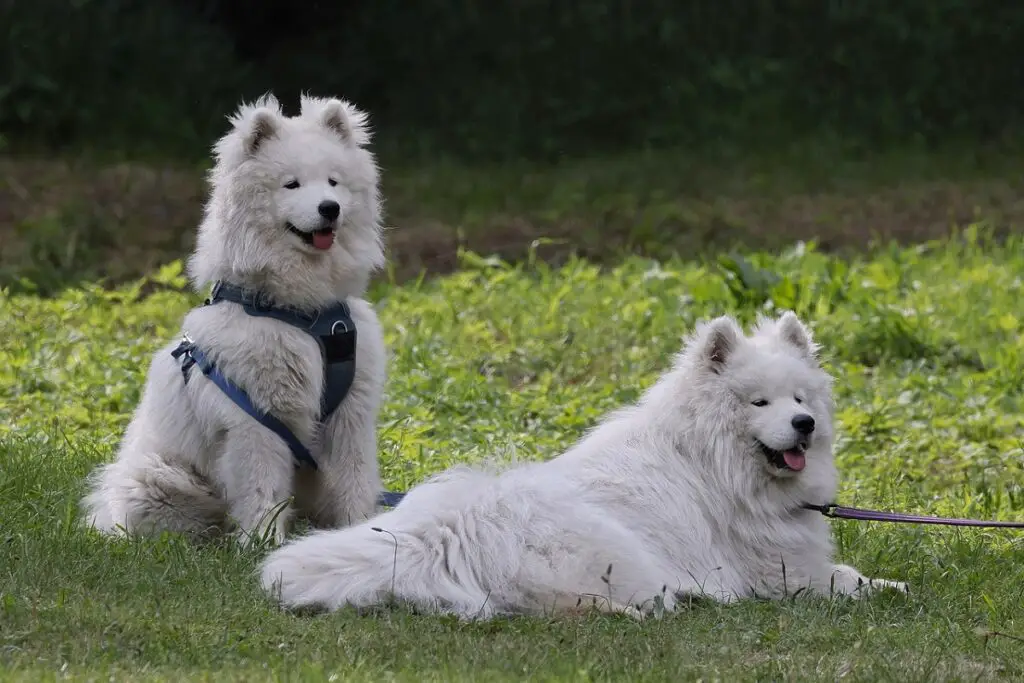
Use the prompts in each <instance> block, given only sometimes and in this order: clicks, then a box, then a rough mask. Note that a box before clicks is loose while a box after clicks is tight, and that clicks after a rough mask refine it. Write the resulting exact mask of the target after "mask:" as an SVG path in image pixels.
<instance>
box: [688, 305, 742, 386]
mask: <svg viewBox="0 0 1024 683" xmlns="http://www.w3.org/2000/svg"><path fill="white" fill-rule="evenodd" d="M742 339H743V330H741V329H740V326H739V325H737V324H736V321H735V320H733V319H732V318H730V317H729V316H727V315H723V316H721V317H718V318H715V319H714V320H712V321H711V322H708V323H701V324H699V325H697V330H696V333H695V335H694V340H693V342H692V343H691V344H690V353H692V354H695V360H696V361H697V365H699V366H700V367H705V368H707V369H709V370H711V372H713V373H715V374H718V373H720V372H721V371H722V369H723V368H724V367H725V366H726V365H727V364H728V362H729V359H730V357H731V356H732V354H733V353H734V352H735V351H736V349H737V347H738V346H739V344H740V341H741V340H742Z"/></svg>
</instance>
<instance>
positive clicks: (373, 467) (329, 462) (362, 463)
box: [309, 392, 381, 528]
mask: <svg viewBox="0 0 1024 683" xmlns="http://www.w3.org/2000/svg"><path fill="white" fill-rule="evenodd" d="M361 398H362V397H361V396H360V395H359V394H358V393H356V392H353V394H352V395H350V396H349V397H348V398H347V399H346V401H345V403H344V404H342V406H341V407H340V408H339V409H338V412H339V413H340V414H338V415H335V416H333V418H332V419H331V420H330V422H329V423H328V425H327V429H329V430H331V433H330V435H329V437H328V440H327V443H328V445H329V448H330V452H329V453H328V454H327V457H325V458H323V459H322V461H321V463H320V471H319V472H317V473H316V475H315V476H314V484H313V487H312V491H311V492H310V493H311V498H312V500H311V501H310V503H311V504H310V505H309V508H310V510H309V512H310V517H311V518H312V521H313V523H314V524H316V525H317V526H319V527H324V528H336V527H344V526H349V525H351V524H357V523H359V522H362V521H363V520H366V519H369V518H370V517H372V516H373V515H374V514H375V513H376V506H377V497H378V496H379V495H380V491H381V483H380V473H379V469H378V465H377V433H376V411H375V410H371V409H370V407H369V406H368V405H366V404H365V403H363V402H362V401H360V399H361Z"/></svg>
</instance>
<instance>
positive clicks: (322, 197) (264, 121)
mask: <svg viewBox="0 0 1024 683" xmlns="http://www.w3.org/2000/svg"><path fill="white" fill-rule="evenodd" d="M301 105H302V108H301V112H300V114H299V115H298V116H294V117H287V116H285V115H284V114H283V113H282V111H281V108H280V105H279V104H278V102H277V100H276V99H275V98H274V97H273V96H269V95H268V96H265V97H264V98H262V99H260V100H258V101H257V102H255V103H253V104H245V105H242V106H241V107H240V108H239V109H238V111H237V112H236V113H235V115H234V116H233V117H232V118H231V124H232V128H231V130H230V131H229V132H228V133H227V134H225V135H224V137H222V138H221V139H220V140H218V141H217V143H216V145H215V147H214V152H215V158H216V164H215V166H214V168H213V170H212V171H211V173H210V182H211V186H212V194H211V198H210V203H209V205H208V207H207V216H206V220H204V222H203V225H202V226H201V227H200V234H199V240H198V243H197V249H196V254H195V255H194V256H193V259H192V261H191V262H190V267H191V269H192V271H193V278H194V279H195V280H197V284H208V282H209V281H211V280H214V279H218V278H224V277H232V278H234V279H236V280H237V279H239V278H241V279H242V280H243V281H245V282H244V284H249V285H251V286H259V287H261V288H263V289H269V290H272V294H273V295H274V298H275V299H279V300H281V302H282V303H289V304H293V305H303V304H317V303H322V301H321V300H323V299H327V300H329V299H334V298H337V297H338V296H344V295H347V294H356V293H359V291H360V290H361V289H363V288H365V285H366V283H367V282H368V280H369V276H370V275H371V274H372V272H373V271H374V270H376V269H377V268H379V267H380V266H382V265H383V262H384V254H383V246H382V242H381V228H380V198H379V189H378V185H379V179H378V171H377V166H376V162H375V159H374V157H373V155H372V154H371V153H370V152H369V150H367V149H366V146H367V144H368V143H369V137H370V135H369V131H368V128H367V117H366V115H365V114H364V113H363V112H361V111H360V110H358V109H357V108H356V107H354V106H353V105H351V104H349V103H348V102H346V101H344V100H340V99H321V98H313V97H308V96H303V97H302V102H301Z"/></svg>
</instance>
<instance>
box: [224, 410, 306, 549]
mask: <svg viewBox="0 0 1024 683" xmlns="http://www.w3.org/2000/svg"><path fill="white" fill-rule="evenodd" d="M218 470H219V475H220V480H221V482H222V484H223V486H224V494H225V498H226V499H227V503H228V510H229V514H230V515H231V517H232V518H233V519H234V521H235V524H237V526H238V531H239V532H240V533H239V536H240V537H241V540H242V542H243V544H245V545H252V544H254V543H257V542H259V541H261V540H263V539H265V538H267V537H268V536H269V537H272V538H273V540H274V541H275V542H276V543H278V544H280V543H281V542H283V541H284V539H285V536H286V535H287V531H288V525H289V523H290V522H291V517H292V506H291V502H290V498H291V492H292V480H293V477H294V472H295V465H294V461H293V459H292V454H291V451H289V450H288V446H287V445H286V444H285V442H284V441H283V440H282V439H281V437H279V436H277V435H276V434H274V433H272V432H270V431H269V430H267V429H264V428H263V427H261V426H259V425H253V426H251V427H248V426H246V427H236V428H233V429H231V430H229V431H228V434H227V437H226V439H225V441H224V450H223V452H222V454H221V458H220V460H219V462H218Z"/></svg>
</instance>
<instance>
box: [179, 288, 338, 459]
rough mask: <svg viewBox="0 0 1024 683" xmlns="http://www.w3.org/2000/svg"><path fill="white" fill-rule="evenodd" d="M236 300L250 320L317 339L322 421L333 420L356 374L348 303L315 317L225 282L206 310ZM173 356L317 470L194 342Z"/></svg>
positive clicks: (278, 425) (215, 290)
mask: <svg viewBox="0 0 1024 683" xmlns="http://www.w3.org/2000/svg"><path fill="white" fill-rule="evenodd" d="M221 301H231V302H233V303H236V304H239V305H241V306H242V309H243V310H244V311H245V312H246V313H247V314H249V315H251V316H257V317H264V318H273V319H275V320H280V321H281V322H284V323H288V324H289V325H291V326H293V327H296V328H298V329H300V330H302V331H303V332H305V333H306V334H308V335H310V336H311V337H313V339H315V340H316V342H317V345H319V347H320V353H321V355H322V357H323V363H324V389H323V392H322V393H321V395H320V421H321V422H322V421H323V420H325V419H326V418H327V417H328V416H330V415H331V413H333V412H334V411H335V410H337V408H338V406H339V405H341V402H342V401H344V400H345V397H346V396H347V395H348V392H349V390H350V389H351V388H352V381H353V380H354V379H355V374H356V325H355V323H354V322H353V321H352V315H351V312H350V311H349V307H348V304H346V303H345V302H344V301H339V302H338V303H336V304H334V305H333V306H331V307H330V308H326V309H323V310H318V311H315V312H313V313H312V314H309V313H306V312H305V311H301V310H299V309H296V308H291V307H288V306H274V305H273V304H272V303H271V302H270V299H269V298H268V297H267V296H266V294H265V293H264V292H260V291H255V290H251V289H244V288H242V287H237V286H235V285H232V284H228V283H225V282H217V284H215V285H214V287H213V292H212V293H211V294H210V298H209V299H207V300H206V302H205V303H204V305H205V306H211V305H215V304H217V303H219V302H221ZM171 355H172V356H174V358H175V359H177V358H181V357H182V356H184V360H182V363H181V372H182V374H183V375H184V377H185V382H186V383H187V382H188V379H189V374H190V370H191V368H192V366H193V365H198V366H199V369H200V370H202V371H203V374H204V375H206V376H207V377H208V378H209V379H211V380H212V381H213V383H214V384H216V385H217V386H218V387H219V388H220V389H221V391H223V392H224V393H225V394H226V395H227V397H228V398H230V399H231V400H232V401H233V402H234V403H235V404H236V405H238V407H239V408H241V409H242V410H244V411H245V412H246V413H248V414H249V415H251V416H252V417H254V418H255V419H256V420H258V421H259V422H260V424H262V425H263V426H264V427H267V428H268V429H270V430H271V431H273V432H275V433H276V434H278V435H279V436H280V437H281V438H282V439H284V440H285V443H287V444H288V447H289V448H290V449H291V451H292V455H294V456H295V460H296V462H297V464H305V465H308V466H310V467H312V468H313V469H317V464H316V460H314V459H313V455H312V454H311V453H310V451H309V449H308V448H307V447H306V446H305V445H304V444H303V443H302V442H301V441H300V440H299V439H298V437H296V436H295V434H294V433H293V432H292V431H291V430H290V429H288V427H287V426H286V425H285V424H284V423H283V422H281V421H280V420H279V419H277V418H276V417H274V416H273V415H271V414H270V413H265V412H263V411H261V410H259V409H258V408H256V406H255V405H254V404H253V402H252V400H251V399H250V398H249V395H248V394H247V393H246V392H245V390H244V389H242V388H241V387H239V386H238V385H236V384H234V383H233V382H231V381H230V380H228V378H227V377H225V376H224V375H223V374H222V373H221V372H220V370H219V369H217V367H216V365H215V364H214V363H213V362H212V361H210V360H209V358H207V357H206V354H205V353H203V351H202V350H201V349H199V348H198V346H197V345H196V343H195V342H193V341H192V340H191V339H189V338H188V337H185V338H184V339H183V340H182V342H181V344H179V345H178V347H177V348H176V349H174V351H172V352H171Z"/></svg>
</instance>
